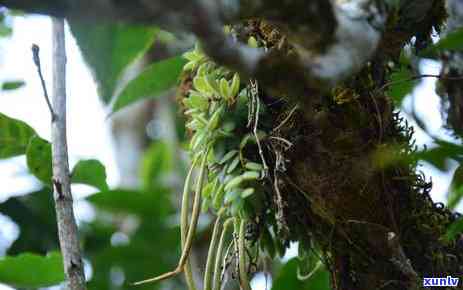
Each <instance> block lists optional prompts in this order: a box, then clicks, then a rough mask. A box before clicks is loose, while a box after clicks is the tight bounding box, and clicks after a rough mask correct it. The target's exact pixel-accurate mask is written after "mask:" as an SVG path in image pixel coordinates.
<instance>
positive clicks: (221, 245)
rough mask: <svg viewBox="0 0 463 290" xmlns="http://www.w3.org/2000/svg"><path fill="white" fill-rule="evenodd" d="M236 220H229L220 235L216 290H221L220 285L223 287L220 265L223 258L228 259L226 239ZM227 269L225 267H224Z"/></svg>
mask: <svg viewBox="0 0 463 290" xmlns="http://www.w3.org/2000/svg"><path fill="white" fill-rule="evenodd" d="M233 221H234V219H233V218H229V219H227V220H226V221H225V222H224V224H223V228H222V233H221V234H220V240H219V245H218V247H217V255H216V259H215V266H214V290H220V285H221V276H222V273H221V271H220V270H221V269H220V263H221V262H222V259H221V258H222V257H223V259H226V258H227V255H224V253H223V252H224V244H225V237H226V236H227V232H228V229H229V228H230V226H231V225H232V224H233ZM224 268H225V267H224Z"/></svg>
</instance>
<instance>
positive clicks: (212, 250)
mask: <svg viewBox="0 0 463 290" xmlns="http://www.w3.org/2000/svg"><path fill="white" fill-rule="evenodd" d="M224 211H225V210H224V209H223V208H222V209H221V210H220V211H219V214H218V216H217V219H216V221H215V224H214V229H213V230H212V238H211V244H210V245H209V251H208V253H207V262H206V271H205V273H204V288H203V289H204V290H212V275H213V273H212V271H213V268H212V267H213V266H214V262H215V259H217V260H220V259H219V257H218V256H217V257H216V251H217V242H218V239H219V234H220V232H219V230H220V220H221V218H222V215H223V213H224Z"/></svg>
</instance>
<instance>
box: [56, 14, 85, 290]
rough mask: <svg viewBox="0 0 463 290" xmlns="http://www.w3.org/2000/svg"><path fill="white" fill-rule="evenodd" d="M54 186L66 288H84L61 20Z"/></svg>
mask: <svg viewBox="0 0 463 290" xmlns="http://www.w3.org/2000/svg"><path fill="white" fill-rule="evenodd" d="M52 104H53V111H54V116H53V120H52V138H51V139H52V156H53V187H54V199H55V208H56V219H57V223H58V235H59V242H60V248H61V253H62V255H63V263H64V272H65V273H66V278H67V289H70V290H85V289H86V287H85V276H84V265H83V263H82V255H81V252H80V245H79V238H78V233H77V224H76V220H75V217H74V210H73V202H72V193H71V180H70V173H69V164H68V149H67V141H66V52H65V40H64V19H56V18H54V19H53V100H52Z"/></svg>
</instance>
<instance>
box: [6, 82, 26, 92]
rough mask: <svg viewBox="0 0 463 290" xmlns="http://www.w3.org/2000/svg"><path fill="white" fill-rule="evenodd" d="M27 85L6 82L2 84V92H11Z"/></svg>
mask: <svg viewBox="0 0 463 290" xmlns="http://www.w3.org/2000/svg"><path fill="white" fill-rule="evenodd" d="M25 84H26V83H25V82H24V81H11V82H4V83H3V84H2V90H4V91H9V90H16V89H19V88H20V87H23V86H24V85H25Z"/></svg>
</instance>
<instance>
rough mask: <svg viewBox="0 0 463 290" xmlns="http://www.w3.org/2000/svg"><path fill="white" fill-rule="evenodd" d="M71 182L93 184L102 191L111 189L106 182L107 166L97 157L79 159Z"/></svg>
mask: <svg viewBox="0 0 463 290" xmlns="http://www.w3.org/2000/svg"><path fill="white" fill-rule="evenodd" d="M71 182H73V183H83V184H87V185H91V186H93V187H96V188H98V189H99V190H101V191H105V190H108V189H109V187H108V184H107V183H106V168H105V167H104V165H103V164H101V162H100V161H98V160H95V159H90V160H81V161H79V162H78V163H77V164H76V166H74V169H73V170H72V179H71Z"/></svg>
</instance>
